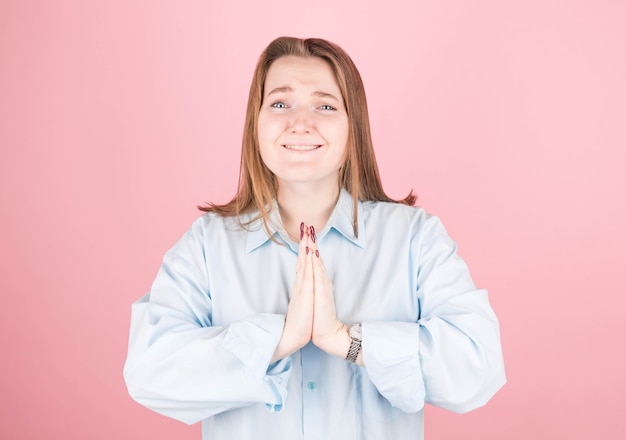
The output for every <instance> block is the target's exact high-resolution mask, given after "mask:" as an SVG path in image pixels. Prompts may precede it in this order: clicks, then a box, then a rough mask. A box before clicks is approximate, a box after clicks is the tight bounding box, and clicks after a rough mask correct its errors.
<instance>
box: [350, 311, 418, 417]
mask: <svg viewBox="0 0 626 440" xmlns="http://www.w3.org/2000/svg"><path fill="white" fill-rule="evenodd" d="M362 337H363V342H362V344H363V362H364V364H365V369H366V370H367V375H368V376H369V378H370V380H371V381H372V382H373V383H374V385H375V386H376V388H377V389H378V392H379V393H380V394H381V395H382V396H383V397H385V398H386V399H387V400H388V401H389V403H391V405H392V406H394V407H396V408H399V409H401V410H402V411H405V412H409V413H410V412H417V411H419V410H421V409H422V408H423V407H424V398H425V395H426V392H425V388H424V381H423V379H422V370H421V366H420V360H419V324H417V323H408V322H364V323H363V327H362Z"/></svg>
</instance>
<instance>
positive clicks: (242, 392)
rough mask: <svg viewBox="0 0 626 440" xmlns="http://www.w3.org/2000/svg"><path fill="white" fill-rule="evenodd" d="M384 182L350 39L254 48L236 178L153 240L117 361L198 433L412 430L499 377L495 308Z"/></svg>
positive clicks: (451, 247) (363, 434)
mask: <svg viewBox="0 0 626 440" xmlns="http://www.w3.org/2000/svg"><path fill="white" fill-rule="evenodd" d="M414 202H415V197H414V196H413V194H412V193H411V194H409V196H408V197H407V198H406V199H404V200H401V201H394V200H392V199H390V198H389V197H387V195H385V193H384V191H383V189H382V185H381V182H380V179H379V174H378V169H377V165H376V160H375V157H374V150H373V147H372V141H371V136H370V129H369V120H368V114H367V105H366V99H365V91H364V89H363V84H362V81H361V78H360V75H359V73H358V71H357V69H356V67H355V66H354V64H353V63H352V61H351V59H350V58H349V57H348V55H347V54H346V53H345V52H344V51H343V50H342V49H340V48H339V47H338V46H336V45H335V44H333V43H330V42H328V41H325V40H321V39H306V40H301V39H296V38H286V37H283V38H278V39H277V40H275V41H273V42H272V43H271V44H270V45H269V46H268V47H267V48H266V50H265V51H264V52H263V54H262V55H261V57H260V59H259V62H258V65H257V67H256V70H255V73H254V78H253V81H252V86H251V89H250V96H249V101H248V109H247V114H246V124H245V130H244V136H243V149H242V161H241V176H240V185H239V190H238V192H237V194H236V195H235V197H234V198H233V200H232V201H231V202H230V203H228V204H226V205H209V206H207V207H204V208H202V209H203V210H204V211H206V214H205V215H203V216H202V217H200V218H199V219H198V220H196V221H195V222H194V224H193V225H192V227H191V229H190V230H189V231H188V232H187V233H186V234H185V235H184V236H183V237H182V239H181V240H180V241H179V242H178V243H177V244H176V245H175V246H174V248H172V249H171V250H170V251H169V252H168V253H167V254H166V255H165V258H164V261H163V265H162V267H161V269H160V271H159V273H158V275H157V277H156V280H155V281H154V284H153V286H152V289H151V291H150V293H149V294H147V295H146V296H144V297H143V298H141V299H140V300H139V301H138V302H137V303H135V304H134V305H133V310H132V322H131V335H130V344H129V351H128V358H127V361H126V365H125V368H124V375H125V379H126V383H127V386H128V389H129V392H130V394H131V395H132V397H133V398H134V399H136V400H137V401H138V402H140V403H141V404H143V405H145V406H147V407H149V408H151V409H153V410H154V411H157V412H159V413H162V414H165V415H167V416H170V417H174V418H176V419H179V420H181V421H183V422H186V423H195V422H198V421H202V428H203V429H202V431H203V438H204V439H238V440H246V439H259V438H268V439H269V438H272V439H288V440H291V439H299V438H301V439H342V440H347V439H355V440H356V439H383V438H393V439H396V440H399V439H418V438H422V437H423V411H422V409H423V406H424V403H425V402H427V403H431V404H433V405H437V406H440V407H443V408H447V409H450V410H452V411H457V412H465V411H469V410H471V409H473V408H476V407H478V406H481V405H483V404H485V403H486V402H487V401H488V400H489V399H490V398H491V396H492V395H493V394H494V393H495V392H496V391H497V390H498V389H499V388H500V387H501V386H502V385H503V384H504V382H505V375H504V367H503V362H502V352H501V348H500V338H499V328H498V322H497V319H496V317H495V315H494V313H493V311H492V309H491V307H490V305H489V301H488V298H487V293H486V291H484V290H480V289H477V288H476V287H475V286H474V284H473V282H472V280H471V277H470V274H469V271H468V269H467V267H466V265H465V264H464V262H463V261H462V260H461V258H460V257H459V256H458V255H457V254H456V245H455V243H454V242H453V241H452V240H451V239H450V238H449V237H448V235H447V234H446V231H445V229H444V227H443V226H442V224H441V222H440V221H439V220H438V219H437V218H436V217H433V216H430V215H428V214H427V213H425V212H424V211H423V210H422V209H420V208H415V207H412V206H411V205H413V204H414Z"/></svg>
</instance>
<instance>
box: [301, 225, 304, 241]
mask: <svg viewBox="0 0 626 440" xmlns="http://www.w3.org/2000/svg"><path fill="white" fill-rule="evenodd" d="M302 237H304V222H302V223H300V240H302Z"/></svg>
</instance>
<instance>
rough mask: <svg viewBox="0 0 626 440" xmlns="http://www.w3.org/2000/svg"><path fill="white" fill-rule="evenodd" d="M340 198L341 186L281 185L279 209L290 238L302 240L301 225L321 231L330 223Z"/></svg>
mask: <svg viewBox="0 0 626 440" xmlns="http://www.w3.org/2000/svg"><path fill="white" fill-rule="evenodd" d="M338 197H339V185H334V186H332V187H328V186H321V187H320V186H312V185H303V186H296V185H293V184H292V185H279V187H278V195H277V200H278V207H279V209H280V215H281V218H282V221H283V226H284V228H285V230H286V231H287V233H288V234H289V236H290V237H291V238H292V239H293V240H296V241H298V240H299V239H300V223H302V222H304V223H305V224H306V225H308V226H313V227H314V228H315V230H316V231H321V230H322V229H323V228H324V227H325V226H326V223H327V222H328V219H329V218H330V215H331V214H332V212H333V209H334V208H335V204H336V203H337V198H338Z"/></svg>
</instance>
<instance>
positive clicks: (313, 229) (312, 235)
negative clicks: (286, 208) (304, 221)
mask: <svg viewBox="0 0 626 440" xmlns="http://www.w3.org/2000/svg"><path fill="white" fill-rule="evenodd" d="M310 231H311V240H313V243H315V238H316V237H315V228H314V227H313V226H311V228H310Z"/></svg>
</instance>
